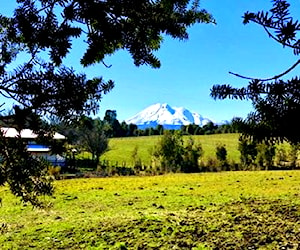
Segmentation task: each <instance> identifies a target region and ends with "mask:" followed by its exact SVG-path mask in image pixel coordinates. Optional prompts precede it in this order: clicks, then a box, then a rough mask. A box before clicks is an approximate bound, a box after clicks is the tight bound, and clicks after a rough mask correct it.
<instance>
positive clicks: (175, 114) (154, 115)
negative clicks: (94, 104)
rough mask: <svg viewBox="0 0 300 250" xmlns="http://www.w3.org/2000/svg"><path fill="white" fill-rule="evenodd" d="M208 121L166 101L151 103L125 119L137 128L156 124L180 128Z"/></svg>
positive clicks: (201, 124)
mask: <svg viewBox="0 0 300 250" xmlns="http://www.w3.org/2000/svg"><path fill="white" fill-rule="evenodd" d="M208 122H210V120H209V119H207V118H203V117H202V116H201V115H199V114H198V113H195V112H190V111H189V110H187V109H185V108H182V107H171V106H170V105H169V104H167V103H163V104H160V103H156V104H153V105H151V106H149V107H147V108H145V109H144V110H142V111H141V112H139V113H137V114H136V115H135V116H133V117H131V118H129V119H127V120H126V123H127V124H130V123H133V124H136V125H138V127H139V128H142V129H143V128H147V127H155V126H157V125H158V124H160V125H163V126H164V127H166V128H173V127H174V128H175V127H176V128H180V126H181V125H188V124H197V125H200V126H203V125H205V124H207V123H208Z"/></svg>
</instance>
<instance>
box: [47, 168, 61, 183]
mask: <svg viewBox="0 0 300 250" xmlns="http://www.w3.org/2000/svg"><path fill="white" fill-rule="evenodd" d="M60 171H61V167H60V166H50V167H49V168H48V173H49V175H52V176H53V177H54V178H55V179H56V180H59V179H60Z"/></svg>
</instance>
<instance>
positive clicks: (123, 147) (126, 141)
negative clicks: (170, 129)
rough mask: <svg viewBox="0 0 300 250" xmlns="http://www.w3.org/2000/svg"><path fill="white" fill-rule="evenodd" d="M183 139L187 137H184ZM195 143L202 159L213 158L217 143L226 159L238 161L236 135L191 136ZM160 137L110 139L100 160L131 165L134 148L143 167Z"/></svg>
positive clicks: (237, 136) (147, 162) (147, 163)
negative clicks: (222, 145)
mask: <svg viewBox="0 0 300 250" xmlns="http://www.w3.org/2000/svg"><path fill="white" fill-rule="evenodd" d="M184 138H185V139H186V138H188V136H185V137H184ZM192 138H193V139H194V141H195V142H196V143H200V144H201V145H202V148H203V150H204V155H203V159H204V160H205V159H207V158H209V157H215V150H216V146H217V145H218V143H221V144H224V145H225V146H226V149H227V153H228V159H229V160H233V161H235V162H237V161H239V157H240V153H239V151H238V138H239V135H238V134H214V135H195V136H192ZM159 139H160V136H141V137H124V138H112V139H110V141H109V151H107V152H106V153H105V154H104V155H102V157H101V160H108V161H110V162H113V163H115V162H118V163H119V164H122V163H123V162H125V163H126V164H127V165H132V164H133V160H132V153H133V151H134V148H135V147H137V149H138V156H139V157H140V159H141V161H142V163H143V164H145V165H150V163H151V150H152V149H153V148H154V147H155V145H156V144H157V143H158V141H159Z"/></svg>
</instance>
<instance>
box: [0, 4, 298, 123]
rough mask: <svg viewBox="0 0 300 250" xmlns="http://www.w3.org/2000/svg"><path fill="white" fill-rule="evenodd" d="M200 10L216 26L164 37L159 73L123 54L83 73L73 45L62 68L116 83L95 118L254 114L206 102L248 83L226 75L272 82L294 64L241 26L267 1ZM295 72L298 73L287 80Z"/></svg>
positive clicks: (244, 106) (235, 105)
mask: <svg viewBox="0 0 300 250" xmlns="http://www.w3.org/2000/svg"><path fill="white" fill-rule="evenodd" d="M7 2H9V1H5V3H4V5H3V3H2V4H1V7H0V9H1V12H2V11H3V10H4V9H6V10H9V9H11V8H12V4H11V2H10V3H7ZM289 2H291V4H292V6H293V9H297V10H298V11H299V7H300V3H299V1H297V0H293V1H289ZM201 7H202V8H205V9H207V10H208V11H209V12H210V13H212V15H213V16H214V17H215V19H216V21H217V25H212V24H198V25H196V26H193V27H192V28H190V29H189V36H190V37H189V40H187V41H179V40H173V39H171V38H168V37H165V39H164V42H163V44H162V46H161V49H160V50H159V51H158V52H157V53H156V55H157V56H158V57H159V58H160V60H161V63H162V67H161V68H160V69H152V68H150V67H148V66H141V67H136V66H134V64H133V61H132V59H131V58H130V56H129V54H128V53H127V52H125V51H119V52H117V53H116V54H114V55H113V56H110V57H107V58H106V59H105V63H106V64H108V65H112V67H111V68H105V67H104V66H103V65H102V64H99V65H95V66H92V67H88V68H82V67H81V66H80V65H79V63H78V61H79V59H80V58H81V56H82V53H83V52H84V46H83V44H80V43H76V44H74V49H73V51H72V53H71V54H70V55H69V56H68V58H66V60H65V62H64V64H65V65H67V66H73V67H74V68H75V69H77V70H78V71H79V72H84V73H86V74H87V75H88V76H90V77H92V76H103V78H104V79H106V80H108V79H112V80H114V81H115V88H114V89H113V90H112V91H111V92H110V93H109V94H107V95H105V96H104V97H103V99H102V101H101V103H100V106H101V108H100V112H99V114H98V116H100V117H101V118H102V117H103V115H104V112H105V110H107V109H113V110H116V111H117V115H118V119H119V120H120V121H122V120H125V119H127V118H130V117H131V116H133V115H135V114H136V113H137V112H139V111H141V110H142V109H144V108H146V107H147V106H149V105H151V104H154V103H168V104H170V105H171V106H177V107H185V108H187V109H189V110H191V111H195V112H198V113H200V114H201V115H202V116H204V117H207V118H210V119H213V120H215V121H221V120H230V119H231V118H233V117H235V116H238V117H246V115H247V114H248V113H249V112H250V111H252V105H251V103H250V102H246V101H236V100H223V101H221V100H217V101H215V100H213V99H212V98H211V97H210V88H211V87H212V85H214V84H222V83H229V84H232V85H233V86H236V87H241V86H244V85H246V84H247V81H245V80H242V79H239V78H237V77H235V76H232V75H230V74H228V72H229V71H233V72H236V73H239V74H242V75H246V76H255V77H260V78H263V77H270V76H273V75H275V74H278V73H281V72H283V71H284V70H285V69H286V68H288V67H289V66H290V65H292V64H293V63H294V62H295V61H296V59H297V58H296V56H294V55H293V52H292V51H291V50H289V49H287V48H286V49H284V48H282V46H280V45H279V44H277V43H276V42H274V41H273V40H271V39H269V38H268V36H267V35H266V33H265V32H264V30H263V29H262V28H261V27H259V26H258V25H255V24H248V25H246V26H245V25H243V24H242V16H243V14H244V12H245V11H247V10H249V11H254V12H255V11H258V10H269V9H270V7H271V1H269V0H268V1H266V0H265V1H261V0H260V1H258V0H256V1H253V0H202V1H201ZM294 13H297V14H298V13H299V12H294ZM74 62H77V63H74ZM297 73H298V74H299V69H298V68H297V69H295V70H294V71H293V72H292V73H291V74H290V75H288V76H291V75H295V74H297ZM0 98H1V97H0ZM0 100H1V99H0Z"/></svg>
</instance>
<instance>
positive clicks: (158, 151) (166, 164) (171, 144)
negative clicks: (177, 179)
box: [153, 130, 184, 172]
mask: <svg viewBox="0 0 300 250" xmlns="http://www.w3.org/2000/svg"><path fill="white" fill-rule="evenodd" d="M183 153H184V148H183V138H182V135H181V134H180V132H179V131H170V130H166V131H165V132H164V134H163V136H162V137H161V139H160V140H159V143H158V145H156V146H155V148H154V151H153V156H154V157H155V159H156V160H157V161H158V163H159V167H160V169H161V170H162V171H163V172H177V171H180V170H181V165H182V162H183Z"/></svg>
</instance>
